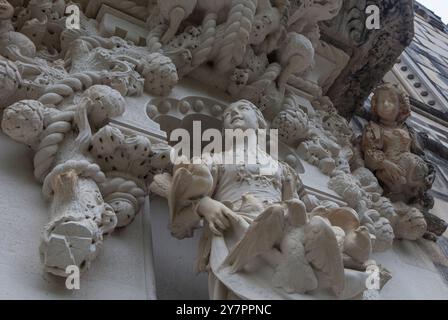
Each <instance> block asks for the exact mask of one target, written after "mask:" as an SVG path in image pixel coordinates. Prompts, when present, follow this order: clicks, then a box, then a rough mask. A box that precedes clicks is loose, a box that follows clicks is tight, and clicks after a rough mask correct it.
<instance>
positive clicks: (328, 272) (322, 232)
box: [305, 216, 345, 296]
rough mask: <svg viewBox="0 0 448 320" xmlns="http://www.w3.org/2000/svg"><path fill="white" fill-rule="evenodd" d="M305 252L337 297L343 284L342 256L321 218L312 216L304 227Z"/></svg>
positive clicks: (330, 231)
mask: <svg viewBox="0 0 448 320" xmlns="http://www.w3.org/2000/svg"><path fill="white" fill-rule="evenodd" d="M305 251H306V257H307V259H308V261H309V262H310V263H311V265H312V266H313V267H314V269H315V270H316V271H318V272H321V273H323V275H324V276H325V277H326V278H327V279H328V280H329V282H330V284H331V288H332V290H333V292H334V293H335V294H336V296H339V295H340V294H341V293H342V292H343V291H344V284H345V273H344V264H343V261H342V254H341V251H340V250H339V247H338V241H337V238H336V235H335V233H334V231H333V230H332V228H331V226H330V225H329V224H328V222H326V221H325V219H323V218H322V217H319V216H314V217H313V218H312V219H311V221H310V223H309V224H308V225H307V226H306V227H305Z"/></svg>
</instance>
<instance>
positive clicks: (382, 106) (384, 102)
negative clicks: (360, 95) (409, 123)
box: [375, 90, 400, 121]
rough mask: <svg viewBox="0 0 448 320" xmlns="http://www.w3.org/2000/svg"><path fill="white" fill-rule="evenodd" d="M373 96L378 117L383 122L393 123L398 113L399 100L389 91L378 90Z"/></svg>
mask: <svg viewBox="0 0 448 320" xmlns="http://www.w3.org/2000/svg"><path fill="white" fill-rule="evenodd" d="M375 95H376V97H375V100H376V113H377V115H378V117H380V119H383V120H388V121H395V120H396V119H397V117H398V114H399V113H400V99H399V97H398V95H397V94H396V93H395V92H393V91H391V90H380V91H379V92H377V93H376V94H375Z"/></svg>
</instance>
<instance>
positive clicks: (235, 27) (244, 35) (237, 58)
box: [216, 0, 257, 72]
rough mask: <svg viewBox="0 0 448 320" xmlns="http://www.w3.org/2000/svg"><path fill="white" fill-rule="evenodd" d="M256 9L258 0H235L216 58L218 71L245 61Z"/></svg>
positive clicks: (223, 70)
mask: <svg viewBox="0 0 448 320" xmlns="http://www.w3.org/2000/svg"><path fill="white" fill-rule="evenodd" d="M256 10H257V0H233V2H232V9H231V10H230V13H229V18H228V21H227V25H226V32H225V37H224V39H223V40H222V43H221V45H220V50H219V55H218V58H217V59H216V69H217V70H218V71H220V72H225V71H227V70H229V69H231V68H232V67H236V66H238V65H240V64H241V63H242V62H243V59H244V54H245V52H246V46H247V45H248V44H249V36H250V32H251V29H252V23H253V20H254V17H255V12H256Z"/></svg>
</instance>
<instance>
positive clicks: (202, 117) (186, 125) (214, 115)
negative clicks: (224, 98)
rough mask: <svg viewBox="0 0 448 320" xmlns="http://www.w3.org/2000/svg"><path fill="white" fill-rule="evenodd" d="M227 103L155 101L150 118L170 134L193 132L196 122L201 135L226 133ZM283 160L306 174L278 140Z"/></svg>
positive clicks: (198, 99) (297, 158)
mask: <svg viewBox="0 0 448 320" xmlns="http://www.w3.org/2000/svg"><path fill="white" fill-rule="evenodd" d="M226 107H227V104H225V103H222V102H219V101H217V100H214V99H210V98H205V97H198V96H191V97H186V98H183V99H180V100H178V99H173V98H155V99H152V100H151V101H149V102H148V104H147V106H146V112H147V114H148V116H149V118H150V119H151V120H153V121H155V122H157V123H158V124H159V125H160V128H161V130H163V131H165V132H166V133H167V137H168V139H169V137H170V134H171V132H172V131H173V130H174V129H176V128H183V129H186V130H187V131H189V132H190V133H191V132H192V126H193V121H201V134H202V133H203V132H204V131H205V130H207V129H218V130H222V121H223V118H222V114H223V112H224V111H225V109H226ZM278 152H279V160H281V161H284V162H286V163H288V164H289V165H290V166H291V167H292V168H293V169H294V170H295V171H296V172H298V173H299V174H303V173H304V172H305V168H304V166H303V164H302V160H301V159H300V156H299V155H298V153H297V152H296V150H294V149H292V148H290V147H289V146H287V145H286V144H284V143H283V142H281V141H278Z"/></svg>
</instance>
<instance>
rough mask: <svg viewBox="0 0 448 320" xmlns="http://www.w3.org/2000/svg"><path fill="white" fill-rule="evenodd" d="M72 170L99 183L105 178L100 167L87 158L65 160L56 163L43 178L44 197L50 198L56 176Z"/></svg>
mask: <svg viewBox="0 0 448 320" xmlns="http://www.w3.org/2000/svg"><path fill="white" fill-rule="evenodd" d="M70 170H74V171H75V172H76V174H77V175H78V176H82V177H84V178H91V179H92V180H94V181H95V182H96V183H98V184H100V183H103V182H104V181H105V180H106V176H105V174H104V173H103V172H102V171H101V168H100V167H99V166H98V165H97V164H94V163H91V162H89V161H87V160H69V161H67V162H64V163H61V164H59V165H57V166H56V167H55V168H54V169H53V170H52V171H51V172H50V173H49V174H48V175H47V176H46V177H45V179H44V182H43V187H42V192H43V194H44V196H45V197H47V198H50V197H51V195H52V194H53V187H52V181H53V179H54V178H55V177H56V176H59V175H61V174H63V173H65V172H68V171H70Z"/></svg>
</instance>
